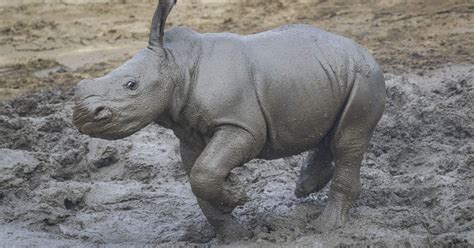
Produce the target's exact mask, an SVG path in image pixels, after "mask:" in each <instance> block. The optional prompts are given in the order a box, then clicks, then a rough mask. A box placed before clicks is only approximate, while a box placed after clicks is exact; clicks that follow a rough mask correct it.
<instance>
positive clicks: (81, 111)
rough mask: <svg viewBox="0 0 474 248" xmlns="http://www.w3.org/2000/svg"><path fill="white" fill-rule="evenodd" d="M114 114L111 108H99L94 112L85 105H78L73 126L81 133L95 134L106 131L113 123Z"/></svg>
mask: <svg viewBox="0 0 474 248" xmlns="http://www.w3.org/2000/svg"><path fill="white" fill-rule="evenodd" d="M113 117H114V112H113V111H112V109H111V108H107V107H103V106H99V107H97V108H95V109H93V110H91V109H90V108H88V107H86V106H83V105H76V106H75V107H74V112H73V124H74V126H76V127H77V129H78V130H79V131H80V132H81V133H85V134H89V135H90V134H94V133H100V132H101V131H102V130H104V129H106V125H107V124H108V123H110V122H112V119H113Z"/></svg>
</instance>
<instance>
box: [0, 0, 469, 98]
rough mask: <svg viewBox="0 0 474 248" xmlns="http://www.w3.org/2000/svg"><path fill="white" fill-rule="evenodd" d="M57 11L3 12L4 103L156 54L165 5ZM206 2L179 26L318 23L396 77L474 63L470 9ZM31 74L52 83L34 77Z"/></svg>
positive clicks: (416, 2)
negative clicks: (154, 23)
mask: <svg viewBox="0 0 474 248" xmlns="http://www.w3.org/2000/svg"><path fill="white" fill-rule="evenodd" d="M51 2H53V4H27V5H20V4H19V3H21V2H19V3H18V5H16V6H11V5H10V6H6V7H0V76H1V77H0V100H2V99H11V98H12V97H13V96H16V95H18V94H21V93H24V92H25V91H31V90H35V89H38V88H49V87H56V86H57V85H58V84H62V83H64V82H75V81H77V80H65V78H63V77H67V79H69V78H74V79H76V78H82V77H89V76H91V74H93V73H91V71H92V72H96V74H101V73H104V72H105V71H107V70H109V69H111V68H113V67H114V66H116V65H117V64H119V63H121V62H123V60H124V59H126V58H128V57H129V56H131V55H132V54H134V53H135V52H136V51H137V50H138V49H139V48H142V47H144V46H145V45H146V39H147V35H148V29H149V23H150V19H151V16H152V12H153V10H154V7H155V1H152V0H148V1H146V0H142V1H112V2H110V3H103V1H102V3H97V4H74V5H71V4H68V3H69V2H68V1H60V2H63V4H58V3H57V2H58V1H51ZM199 2H200V1H180V2H179V4H178V7H177V8H175V9H174V10H173V12H172V14H171V15H170V17H169V22H168V24H169V26H175V25H184V26H190V27H192V28H193V29H195V30H197V31H200V32H223V31H226V32H236V33H242V34H249V33H255V32H260V31H264V30H268V29H271V28H274V27H277V26H280V25H283V24H288V23H308V24H312V25H315V26H318V27H321V28H323V29H326V30H328V31H331V32H335V33H339V34H343V35H345V36H348V37H350V38H353V39H355V40H356V41H358V42H359V43H361V44H362V45H364V46H366V47H367V48H368V49H369V50H370V51H371V52H373V53H374V55H375V57H376V58H377V59H378V61H379V62H381V64H382V66H383V67H384V70H385V71H386V72H406V71H407V70H413V69H422V70H431V69H433V68H437V67H439V66H441V65H443V64H446V63H461V62H462V63H465V62H469V63H471V64H472V63H474V60H473V58H474V56H472V55H473V54H474V18H473V17H474V4H473V3H472V1H468V0H431V1H423V0H410V1H406V0H390V1H388V0H384V1H365V0H351V1H346V0H336V1H322V0H314V1H308V0H292V1H268V0H258V1H240V3H239V1H229V2H228V3H225V4H219V1H209V3H206V4H204V3H199ZM212 2H214V3H212ZM31 64H35V68H36V69H43V73H40V75H37V74H34V73H32V72H33V71H34V70H33V71H32V70H31ZM58 66H59V68H58ZM24 68H28V69H27V70H25V69H24ZM19 69H20V70H19ZM58 70H59V72H60V75H61V76H62V77H61V78H58V75H57V73H56V72H57V71H58ZM49 72H51V74H52V75H50V76H48V75H49Z"/></svg>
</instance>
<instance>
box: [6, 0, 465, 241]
mask: <svg viewBox="0 0 474 248" xmlns="http://www.w3.org/2000/svg"><path fill="white" fill-rule="evenodd" d="M247 2H248V3H247ZM247 2H246V3H245V4H238V3H235V2H234V3H227V4H216V3H214V4H210V3H209V4H204V3H200V4H198V1H190V2H183V3H181V2H180V3H179V5H178V6H177V7H176V8H175V11H174V12H173V13H172V14H171V15H170V18H169V20H170V22H169V23H170V24H171V25H186V26H191V27H193V28H194V29H196V30H198V31H202V32H206V31H212V32H214V31H216V32H217V31H231V32H239V33H254V32H258V31H262V30H266V29H269V28H272V27H276V26H279V25H280V24H284V23H296V22H298V23H311V24H314V25H317V26H319V27H322V28H324V29H326V30H329V31H332V32H336V33H339V34H343V35H346V36H348V37H351V38H353V39H355V40H357V41H358V42H359V43H361V44H363V45H364V46H366V47H367V48H368V49H369V50H370V51H371V52H372V53H374V55H375V57H376V58H377V59H378V60H379V62H380V63H381V64H382V66H383V67H384V70H385V71H386V74H385V77H386V80H387V95H388V105H387V110H386V113H385V115H384V116H383V118H382V120H381V122H380V124H379V126H378V127H377V130H376V133H375V134H374V137H373V140H372V142H371V146H370V149H369V151H368V153H367V155H366V159H365V160H364V164H363V167H362V183H363V193H362V195H361V197H360V199H359V200H358V201H357V202H356V203H355V206H354V208H353V209H352V210H351V221H350V222H349V223H348V224H347V225H345V226H344V227H343V228H340V229H338V230H335V231H333V232H323V233H318V232H316V230H314V228H313V227H311V226H310V225H308V222H309V220H312V219H314V218H316V217H317V216H318V215H319V214H320V213H321V210H322V208H323V207H324V205H325V202H326V193H327V189H324V190H323V192H321V193H317V194H313V195H311V196H310V197H308V198H306V199H296V197H295V196H294V195H293V190H294V186H295V180H296V178H297V177H298V171H299V167H300V166H301V162H302V160H303V159H304V157H303V156H295V157H292V158H286V159H279V160H273V161H263V160H254V161H251V162H250V163H248V164H246V165H245V166H244V167H242V168H238V169H236V170H234V172H233V173H234V174H235V175H236V176H238V177H239V179H240V180H241V181H242V182H244V183H245V185H246V187H247V189H248V193H249V197H250V199H251V200H250V202H248V203H247V204H246V205H244V206H242V207H240V208H238V209H236V210H235V211H234V215H235V216H236V217H237V218H238V220H239V221H240V222H242V223H243V224H245V225H247V226H249V227H250V228H251V229H252V230H254V232H255V237H254V238H253V239H252V240H249V241H239V242H236V243H231V244H229V245H231V246H238V245H242V246H243V245H245V246H271V245H275V244H279V245H283V246H294V245H300V246H314V247H319V246H320V247H328V246H347V245H355V246H366V245H374V246H388V247H391V246H409V247H413V246H416V247H419V246H436V247H446V246H451V247H472V246H474V231H473V227H474V221H473V215H474V209H473V206H474V193H473V192H474V179H473V178H474V173H473V166H474V156H473V145H474V141H473V139H472V134H473V132H474V130H473V128H474V124H473V119H474V118H473V117H474V116H473V115H474V114H473V112H472V109H474V106H473V105H474V103H473V101H472V99H473V98H474V97H473V91H472V90H473V89H472V88H473V84H474V61H473V58H474V56H473V55H474V44H473V42H474V30H473V27H474V21H473V16H474V14H473V13H474V4H472V3H470V1H450V0H448V1H437V0H433V1H430V2H429V3H427V1H401V0H400V1H397V0H394V1H362V0H360V1H355V0H352V1H296V0H293V1H263V0H262V1H252V2H251V1H247ZM154 4H155V3H154V1H135V2H133V3H132V2H131V1H122V2H120V3H116V4H111V3H109V4H106V3H103V4H81V5H70V4H55V5H44V4H42V5H39V4H28V5H17V6H8V7H0V34H1V35H0V76H1V77H0V100H1V102H0V240H1V241H2V242H1V244H0V246H7V247H9V246H14V245H16V246H31V245H48V246H94V245H97V244H107V245H110V246H129V245H132V244H135V245H145V244H149V245H163V246H169V245H180V246H193V245H202V246H206V245H220V244H221V243H219V241H218V240H216V239H215V238H214V235H215V234H214V231H213V229H212V228H211V226H210V225H209V224H208V223H207V222H206V220H205V218H204V217H203V215H202V213H201V212H200V210H199V209H198V208H197V205H196V202H195V198H194V196H193V195H192V193H191V189H190V187H189V184H188V180H187V178H186V176H185V174H184V171H183V169H182V168H181V162H180V158H179V153H178V141H177V140H176V138H175V137H174V136H173V135H172V133H171V132H170V131H168V130H166V129H163V128H161V127H159V126H156V125H151V126H149V127H147V128H145V129H144V130H142V131H140V132H138V133H137V134H135V135H133V136H131V137H129V138H126V139H123V140H119V141H113V142H110V141H104V140H99V139H91V138H89V137H87V136H84V135H81V134H79V133H78V132H77V131H76V130H75V129H74V128H73V126H72V125H71V121H70V120H71V106H72V102H71V98H72V94H73V90H72V89H71V86H72V85H74V84H75V83H76V82H77V81H78V80H80V79H82V78H85V77H91V76H98V75H101V74H103V73H105V72H106V71H108V70H110V69H111V68H113V67H114V66H116V65H118V64H120V63H121V62H123V61H124V60H125V59H126V58H128V57H129V56H130V55H132V54H133V53H134V52H135V51H136V50H137V49H139V48H140V47H143V46H145V44H146V36H147V31H148V30H147V29H148V23H149V19H150V17H151V14H152V12H153V8H154ZM0 6H1V5H0Z"/></svg>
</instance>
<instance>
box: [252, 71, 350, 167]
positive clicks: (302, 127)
mask: <svg viewBox="0 0 474 248" xmlns="http://www.w3.org/2000/svg"><path fill="white" fill-rule="evenodd" d="M339 82H340V80H331V79H330V78H329V77H328V75H327V73H326V72H325V70H324V68H323V67H321V66H319V64H316V65H315V63H311V64H307V63H306V64H305V63H302V64H300V65H299V67H298V69H295V70H290V71H286V72H282V73H276V72H275V71H272V72H271V73H268V74H263V75H262V76H260V77H257V93H258V97H259V102H260V107H261V110H262V112H263V114H264V117H265V121H266V126H267V139H266V143H265V146H264V149H263V150H262V152H261V154H260V157H261V158H265V159H274V158H280V157H287V156H291V155H295V154H299V153H301V152H303V151H307V150H310V149H312V148H314V147H315V146H316V145H317V144H318V143H319V142H320V141H321V139H322V138H323V137H325V136H326V134H327V133H328V132H329V131H330V130H331V128H332V127H333V125H334V124H335V122H336V121H337V117H338V114H339V113H340V111H341V109H342V107H343V104H344V102H345V99H346V97H347V92H346V90H345V89H346V88H347V87H341V85H339Z"/></svg>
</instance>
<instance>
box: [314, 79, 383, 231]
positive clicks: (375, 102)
mask: <svg viewBox="0 0 474 248" xmlns="http://www.w3.org/2000/svg"><path fill="white" fill-rule="evenodd" d="M365 80H369V81H366V82H361V81H360V80H356V82H355V84H354V86H353V88H352V90H351V94H350V96H349V98H348V101H347V103H346V106H345V108H344V110H343V112H342V114H341V116H340V117H339V120H338V122H337V123H336V125H335V128H334V129H333V131H332V132H331V134H330V149H331V153H332V156H333V157H334V161H335V171H334V176H333V178H332V182H331V186H330V191H329V197H328V201H327V204H326V207H325V209H324V210H323V213H322V214H321V215H320V216H319V217H318V219H317V220H316V223H315V227H316V228H318V229H320V230H331V229H334V228H337V227H339V226H341V225H342V224H344V223H345V222H346V221H347V220H348V217H349V209H350V208H351V206H352V203H353V201H354V200H355V199H357V198H358V197H359V194H360V192H361V184H360V166H361V163H362V160H363V156H364V153H365V152H366V149H367V147H368V145H369V140H370V138H371V136H372V133H373V131H374V129H375V126H376V125H377V122H378V121H379V119H380V117H381V116H382V113H383V110H384V105H385V85H384V82H383V76H382V75H381V73H380V74H379V73H376V74H373V77H370V76H369V77H368V78H365ZM380 80H382V81H380Z"/></svg>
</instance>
